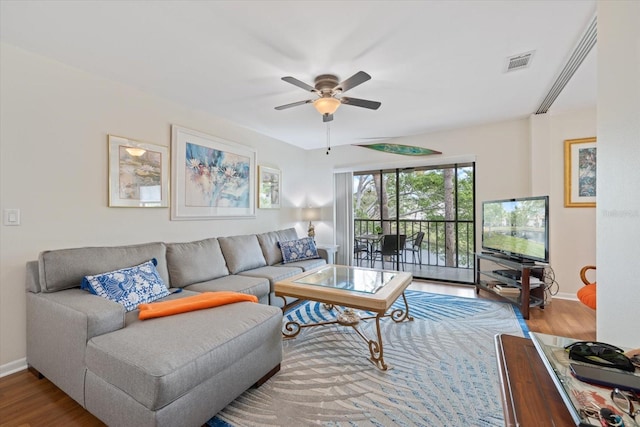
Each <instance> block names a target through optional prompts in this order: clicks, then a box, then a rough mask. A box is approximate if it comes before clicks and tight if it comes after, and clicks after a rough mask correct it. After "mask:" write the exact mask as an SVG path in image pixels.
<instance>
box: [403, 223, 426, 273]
mask: <svg viewBox="0 0 640 427" xmlns="http://www.w3.org/2000/svg"><path fill="white" fill-rule="evenodd" d="M423 239H424V232H423V231H418V232H417V233H416V234H414V235H413V236H411V238H410V239H408V240H407V244H408V246H407V247H406V248H404V250H405V252H411V263H412V264H415V263H416V254H417V255H418V264H419V265H422V240H423ZM405 260H406V256H405Z"/></svg>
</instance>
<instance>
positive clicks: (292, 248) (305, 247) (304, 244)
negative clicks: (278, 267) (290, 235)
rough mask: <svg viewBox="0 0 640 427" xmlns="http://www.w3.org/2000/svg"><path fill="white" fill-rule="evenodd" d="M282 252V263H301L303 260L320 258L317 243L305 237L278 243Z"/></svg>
mask: <svg viewBox="0 0 640 427" xmlns="http://www.w3.org/2000/svg"><path fill="white" fill-rule="evenodd" d="M278 244H279V245H280V250H281V251H282V263H283V264H286V263H288V262H294V261H301V260H303V259H314V258H320V256H319V255H318V249H316V243H315V242H314V241H313V239H312V238H311V237H303V238H302V239H298V240H289V241H286V242H278Z"/></svg>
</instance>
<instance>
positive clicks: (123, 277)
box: [81, 258, 169, 311]
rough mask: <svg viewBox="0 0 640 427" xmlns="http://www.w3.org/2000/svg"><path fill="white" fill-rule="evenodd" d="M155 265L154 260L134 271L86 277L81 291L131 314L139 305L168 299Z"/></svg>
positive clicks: (127, 269)
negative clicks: (104, 299) (117, 305)
mask: <svg viewBox="0 0 640 427" xmlns="http://www.w3.org/2000/svg"><path fill="white" fill-rule="evenodd" d="M157 264H158V261H156V259H155V258H154V259H152V260H150V261H147V262H144V263H142V264H140V265H136V266H133V267H128V268H122V269H120V270H115V271H110V272H107V273H102V274H96V275H90V276H85V278H84V279H83V280H82V285H81V288H82V289H84V290H87V291H89V292H91V293H92V294H95V295H98V296H100V297H103V298H106V299H108V300H111V301H113V302H117V303H118V304H121V305H122V306H124V308H125V310H126V311H132V310H135V309H136V308H137V307H138V305H139V304H143V303H147V302H153V301H156V300H158V299H160V298H164V297H166V296H168V295H169V290H168V289H167V286H166V285H165V284H164V282H163V281H162V279H161V278H160V276H159V275H158V271H157V270H156V265H157Z"/></svg>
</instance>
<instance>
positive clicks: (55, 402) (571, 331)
mask: <svg viewBox="0 0 640 427" xmlns="http://www.w3.org/2000/svg"><path fill="white" fill-rule="evenodd" d="M411 289H418V290H424V291H427V292H434V293H444V294H450V295H457V296H462V297H467V298H485V299H499V298H498V297H497V296H495V295H493V294H489V293H487V292H484V291H481V292H480V295H476V292H475V288H473V287H471V286H456V285H450V284H436V283H424V282H415V283H414V284H412V285H411ZM530 317H531V318H530V319H529V320H527V325H528V327H529V329H530V330H531V331H533V332H541V333H545V334H550V335H560V336H565V337H572V338H576V339H581V340H595V339H596V316H595V312H594V311H593V310H591V309H589V308H587V307H586V306H584V305H583V304H581V303H579V302H576V301H566V300H559V299H556V300H553V301H552V302H551V303H550V304H549V305H547V306H546V307H545V308H544V309H543V310H541V309H538V308H536V309H532V310H531V316H530ZM0 426H1V427H9V426H11V427H38V426H47V427H50V426H68V427H73V426H83V427H84V426H87V427H93V426H104V424H103V423H102V422H100V420H98V419H97V418H95V417H94V416H93V415H91V414H89V413H88V412H87V411H85V410H84V409H83V408H82V407H81V406H80V405H78V404H77V403H76V402H75V401H74V400H72V399H71V398H70V397H68V396H67V395H66V394H64V393H63V392H62V391H61V390H60V389H58V388H57V387H56V386H54V385H53V384H51V382H49V381H48V380H47V379H42V380H39V379H37V378H36V377H35V376H34V375H33V374H32V373H31V372H28V371H21V372H18V373H15V374H12V375H8V376H6V377H4V378H0Z"/></svg>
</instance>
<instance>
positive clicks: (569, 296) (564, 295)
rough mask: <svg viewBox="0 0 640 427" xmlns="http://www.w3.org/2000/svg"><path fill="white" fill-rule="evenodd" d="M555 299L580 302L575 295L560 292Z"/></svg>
mask: <svg viewBox="0 0 640 427" xmlns="http://www.w3.org/2000/svg"><path fill="white" fill-rule="evenodd" d="M553 298H558V299H568V300H571V301H578V297H576V294H575V293H566V292H558V293H557V294H555V295H554V296H553Z"/></svg>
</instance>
